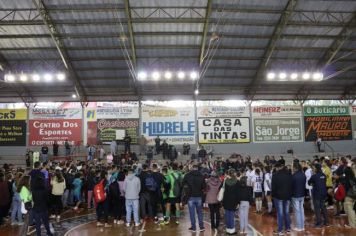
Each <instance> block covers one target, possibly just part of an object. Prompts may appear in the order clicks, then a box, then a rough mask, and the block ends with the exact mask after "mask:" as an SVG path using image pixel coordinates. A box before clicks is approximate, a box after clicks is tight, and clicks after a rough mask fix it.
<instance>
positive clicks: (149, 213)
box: [138, 164, 158, 220]
mask: <svg viewBox="0 0 356 236" xmlns="http://www.w3.org/2000/svg"><path fill="white" fill-rule="evenodd" d="M138 177H139V178H140V182H141V192H140V213H141V217H142V219H144V220H147V219H148V218H149V217H153V209H152V201H151V200H152V198H151V192H154V191H156V190H157V188H158V186H157V183H156V181H155V179H154V178H153V175H152V172H151V171H150V170H149V169H148V165H147V164H143V165H142V171H141V173H140V175H139V176H138Z"/></svg>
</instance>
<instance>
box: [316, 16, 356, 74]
mask: <svg viewBox="0 0 356 236" xmlns="http://www.w3.org/2000/svg"><path fill="white" fill-rule="evenodd" d="M354 24H356V12H355V13H353V14H352V17H351V19H350V21H349V22H348V23H347V24H346V25H345V26H344V27H343V28H342V30H341V32H340V33H339V35H338V36H337V38H336V40H335V41H334V42H333V44H332V45H331V46H330V48H329V49H328V50H327V52H326V53H325V55H324V57H323V58H322V59H321V60H320V61H319V66H320V67H324V68H326V67H327V66H328V65H329V64H330V63H332V62H333V60H334V58H335V56H336V54H337V53H338V52H339V51H340V50H341V48H342V46H343V45H344V43H345V42H346V41H347V40H348V39H349V38H350V36H351V34H352V32H353V31H354V30H355V28H354V27H353V25H354Z"/></svg>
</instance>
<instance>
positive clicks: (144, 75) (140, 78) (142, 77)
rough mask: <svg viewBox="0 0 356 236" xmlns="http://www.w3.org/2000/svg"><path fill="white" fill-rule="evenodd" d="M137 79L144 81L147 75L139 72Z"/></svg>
mask: <svg viewBox="0 0 356 236" xmlns="http://www.w3.org/2000/svg"><path fill="white" fill-rule="evenodd" d="M137 77H138V79H139V80H146V79H147V73H146V72H145V71H140V72H138V74H137Z"/></svg>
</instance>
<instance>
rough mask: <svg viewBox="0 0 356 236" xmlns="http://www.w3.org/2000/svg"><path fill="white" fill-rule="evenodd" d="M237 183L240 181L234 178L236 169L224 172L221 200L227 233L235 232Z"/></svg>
mask: <svg viewBox="0 0 356 236" xmlns="http://www.w3.org/2000/svg"><path fill="white" fill-rule="evenodd" d="M239 185H240V183H239V182H238V181H237V178H236V171H235V170H234V169H229V170H228V171H227V173H226V176H225V181H224V184H223V188H224V189H225V191H224V197H223V201H222V205H223V207H224V211H225V225H226V233H227V234H228V235H233V234H236V229H235V211H236V207H237V204H238V203H239V199H238V198H237V197H236V195H237V192H238V187H239Z"/></svg>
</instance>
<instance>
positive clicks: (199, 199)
mask: <svg viewBox="0 0 356 236" xmlns="http://www.w3.org/2000/svg"><path fill="white" fill-rule="evenodd" d="M182 185H183V186H184V185H187V186H188V188H189V192H190V193H189V198H188V207H189V216H190V223H191V227H190V228H189V230H190V231H192V232H195V231H196V224H195V212H196V213H197V215H198V221H199V229H200V230H199V231H200V232H203V231H204V230H205V228H204V223H203V191H204V190H205V187H206V183H205V179H204V176H203V175H202V174H201V173H200V172H199V171H198V165H193V167H192V170H191V171H190V172H189V173H187V174H186V175H185V176H184V178H183V183H182Z"/></svg>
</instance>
